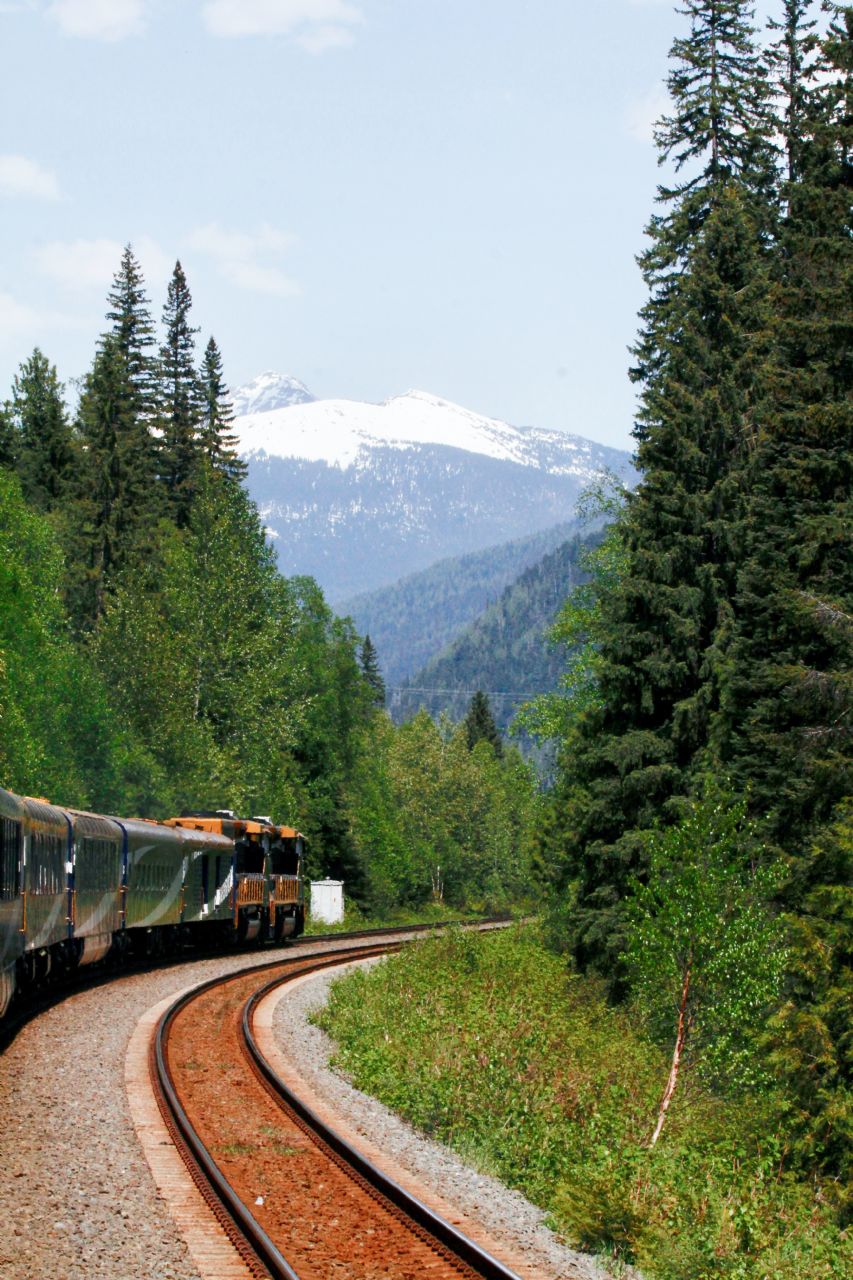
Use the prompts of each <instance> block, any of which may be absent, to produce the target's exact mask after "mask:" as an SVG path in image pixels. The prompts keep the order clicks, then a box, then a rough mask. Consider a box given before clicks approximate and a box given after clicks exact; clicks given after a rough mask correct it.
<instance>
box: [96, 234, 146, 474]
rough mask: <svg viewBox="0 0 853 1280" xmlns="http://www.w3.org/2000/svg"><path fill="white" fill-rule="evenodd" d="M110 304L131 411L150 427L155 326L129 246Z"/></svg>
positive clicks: (138, 266) (113, 286)
mask: <svg viewBox="0 0 853 1280" xmlns="http://www.w3.org/2000/svg"><path fill="white" fill-rule="evenodd" d="M107 302H108V303H109V310H108V311H107V319H108V320H110V321H111V322H112V328H111V330H110V336H111V337H112V339H113V342H114V346H115V350H116V352H117V353H118V355H119V356H120V357H121V359H122V361H123V363H124V372H125V378H126V381H127V384H128V390H127V400H128V410H129V412H131V413H133V414H134V415H135V416H136V417H139V418H141V419H143V420H144V421H145V422H146V423H147V424H148V425H149V426H150V425H152V424H153V423H154V422H155V420H156V415H157V362H156V359H155V356H154V350H155V337H154V325H153V324H152V321H151V312H150V310H149V308H148V296H147V294H146V292H145V282H144V279H143V276H142V269H141V267H140V265H139V262H138V261H137V259H136V257H135V256H134V253H133V249H132V247H131V246H130V245H126V246H125V248H124V251H123V253H122V256H121V264H120V266H119V269H118V271H117V272H116V275H115V279H114V280H113V285H112V288H111V289H110V292H109V294H108V295H107ZM105 338H106V335H105V336H104V337H102V338H101V345H103V343H104V341H105ZM153 447H154V446H153V441H152V449H153Z"/></svg>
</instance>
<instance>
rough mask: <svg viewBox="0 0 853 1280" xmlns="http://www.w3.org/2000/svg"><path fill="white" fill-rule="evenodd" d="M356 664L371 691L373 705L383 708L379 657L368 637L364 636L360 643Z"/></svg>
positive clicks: (383, 696)
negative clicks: (357, 663)
mask: <svg viewBox="0 0 853 1280" xmlns="http://www.w3.org/2000/svg"><path fill="white" fill-rule="evenodd" d="M358 662H359V666H360V667H361V674H362V675H363V676H364V678H365V680H366V681H367V683H368V684H369V685H370V688H371V689H372V690H373V702H374V704H375V705H376V706H377V707H384V706H385V681H384V680H383V679H382V672H381V671H380V669H379V655H378V654H377V652H376V645H375V644H374V643H373V641H372V640H371V638H370V636H369V635H366V636H365V637H364V640H363V641H362V644H361V650H360V652H359V655H358Z"/></svg>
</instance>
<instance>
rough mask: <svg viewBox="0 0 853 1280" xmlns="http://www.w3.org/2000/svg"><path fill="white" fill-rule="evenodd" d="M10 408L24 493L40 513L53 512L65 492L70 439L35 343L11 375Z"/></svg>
mask: <svg viewBox="0 0 853 1280" xmlns="http://www.w3.org/2000/svg"><path fill="white" fill-rule="evenodd" d="M11 408H12V419H13V423H14V426H15V428H16V440H15V454H16V465H17V469H18V475H19V476H20V479H21V488H22V490H23V493H24V497H25V498H26V499H27V501H28V502H29V503H31V504H32V505H33V506H34V507H37V508H38V509H39V510H40V511H53V510H55V509H56V508H57V507H58V506H59V505H60V504H61V502H62V500H63V498H64V497H65V495H66V493H67V491H68V485H69V483H70V480H71V477H72V468H73V464H74V441H73V435H72V430H71V424H70V422H69V421H68V414H67V413H66V411H65V404H64V401H63V398H62V384H61V382H60V381H59V378H58V377H57V373H56V366H55V365H52V364H51V363H50V361H49V360H48V358H47V356H46V355H44V353H43V352H42V351H40V350H39V348H38V347H36V348H35V350H34V351H33V354H32V355H31V356H30V357H29V359H28V360H25V361H24V363H23V364H22V365H21V366H20V369H19V371H18V373H17V375H16V377H15V382H14V386H13V389H12V406H11Z"/></svg>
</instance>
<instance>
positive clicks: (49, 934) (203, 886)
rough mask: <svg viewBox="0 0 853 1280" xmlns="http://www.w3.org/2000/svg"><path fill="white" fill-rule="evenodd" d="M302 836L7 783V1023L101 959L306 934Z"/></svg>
mask: <svg viewBox="0 0 853 1280" xmlns="http://www.w3.org/2000/svg"><path fill="white" fill-rule="evenodd" d="M304 849H305V838H304V836H303V835H302V834H301V832H299V831H297V830H296V829H295V828H293V827H286V826H278V825H276V824H275V823H273V822H272V820H271V819H270V818H269V817H256V818H239V817H237V816H236V815H235V814H234V813H232V812H231V811H230V810H216V811H211V812H199V813H184V814H182V815H181V816H180V817H178V818H169V819H166V820H165V821H163V822H153V821H150V820H148V819H143V818H117V817H113V816H108V815H104V814H97V813H88V812H85V811H83V810H79V809H68V808H61V807H59V806H57V805H53V804H50V803H49V802H48V801H47V800H43V799H35V798H33V797H30V796H18V795H15V794H14V793H13V792H11V791H5V790H3V789H2V788H0V1018H2V1017H3V1015H4V1014H5V1013H6V1011H7V1009H8V1008H9V1005H10V1003H11V1001H12V999H13V997H14V995H15V993H16V992H26V991H27V990H30V989H32V988H35V987H39V986H41V985H43V984H45V983H46V982H49V981H51V980H52V979H54V978H55V977H57V976H65V975H68V974H70V973H72V972H73V971H74V970H76V969H80V968H82V967H84V966H86V965H91V964H96V963H98V962H100V961H109V960H115V961H122V960H124V959H127V958H130V957H139V958H146V957H147V958H151V959H155V958H157V957H158V956H161V955H164V954H168V953H171V952H176V951H179V950H181V949H183V948H184V947H191V946H197V947H204V948H207V947H212V948H216V947H222V948H226V947H231V946H235V945H250V944H258V945H260V944H261V943H263V942H265V941H266V940H268V939H272V940H274V941H276V942H281V941H283V940H284V939H286V938H293V937H297V936H298V935H299V934H300V933H302V932H303V930H304V928H305V899H304V878H303V856H304Z"/></svg>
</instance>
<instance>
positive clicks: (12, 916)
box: [0, 790, 26, 1018]
mask: <svg viewBox="0 0 853 1280" xmlns="http://www.w3.org/2000/svg"><path fill="white" fill-rule="evenodd" d="M25 817H26V814H25V811H24V806H23V804H22V803H21V801H20V800H19V799H18V797H17V796H13V795H12V794H11V792H9V791H3V790H0V1018H2V1016H3V1014H4V1013H5V1012H6V1010H7V1008H8V1007H9V1001H10V1000H11V998H12V995H13V994H14V991H15V985H16V981H15V970H16V967H17V963H18V960H19V958H20V957H21V956H22V955H23V952H24V931H23V925H24V898H23V884H22V863H23V856H24V820H25Z"/></svg>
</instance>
